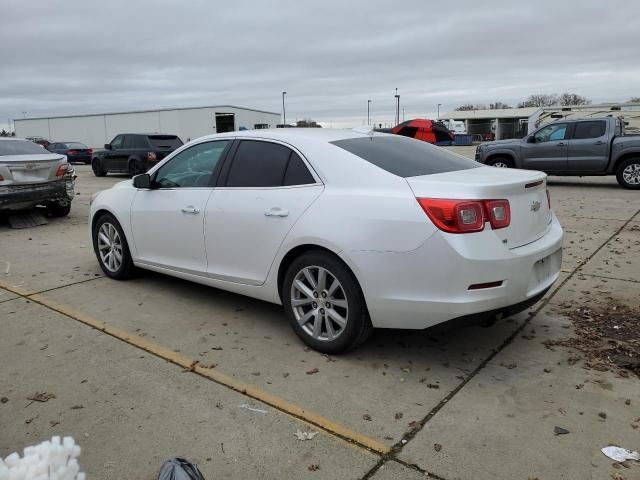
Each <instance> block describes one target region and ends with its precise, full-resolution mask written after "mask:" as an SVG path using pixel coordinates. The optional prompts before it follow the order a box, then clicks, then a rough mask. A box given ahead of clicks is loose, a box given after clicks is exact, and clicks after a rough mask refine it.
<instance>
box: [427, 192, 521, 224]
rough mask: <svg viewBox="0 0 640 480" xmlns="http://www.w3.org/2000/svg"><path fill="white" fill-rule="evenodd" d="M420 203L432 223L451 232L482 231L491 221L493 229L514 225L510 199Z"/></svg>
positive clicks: (431, 200) (442, 200) (439, 200)
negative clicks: (512, 223) (486, 223)
mask: <svg viewBox="0 0 640 480" xmlns="http://www.w3.org/2000/svg"><path fill="white" fill-rule="evenodd" d="M417 200H418V203H419V204H420V206H421V207H422V209H423V210H424V211H425V213H426V214H427V216H428V217H429V219H430V220H431V221H432V222H433V224H434V225H435V226H436V227H438V228H439V229H440V230H442V231H444V232H448V233H472V232H481V231H482V230H484V224H485V222H489V224H490V225H491V228H493V229H494V230H497V229H499V228H505V227H508V226H509V224H510V223H511V208H510V206H509V200H458V199H445V198H418V199H417Z"/></svg>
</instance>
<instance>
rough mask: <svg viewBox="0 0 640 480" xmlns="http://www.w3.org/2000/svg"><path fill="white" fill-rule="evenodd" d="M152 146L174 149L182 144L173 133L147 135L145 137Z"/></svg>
mask: <svg viewBox="0 0 640 480" xmlns="http://www.w3.org/2000/svg"><path fill="white" fill-rule="evenodd" d="M147 138H148V139H149V142H151V146H152V147H153V148H173V149H174V150H175V149H177V148H179V147H181V146H182V145H183V143H182V140H180V139H179V138H178V137H176V136H175V135H149V136H148V137H147Z"/></svg>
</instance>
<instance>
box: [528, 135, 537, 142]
mask: <svg viewBox="0 0 640 480" xmlns="http://www.w3.org/2000/svg"><path fill="white" fill-rule="evenodd" d="M527 143H536V137H535V136H533V135H529V136H528V137H527Z"/></svg>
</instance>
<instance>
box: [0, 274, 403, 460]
mask: <svg viewBox="0 0 640 480" xmlns="http://www.w3.org/2000/svg"><path fill="white" fill-rule="evenodd" d="M0 288H2V289H4V290H7V291H9V292H12V293H15V294H17V295H20V296H22V297H24V298H27V299H29V300H31V301H33V302H35V303H38V304H40V305H42V306H44V307H47V308H49V309H51V310H54V311H56V312H58V313H61V314H63V315H65V316H67V317H69V318H72V319H74V320H76V321H78V322H81V323H84V324H85V325H88V326H90V327H92V328H95V329H96V330H100V331H101V332H104V333H106V334H107V335H110V336H112V337H115V338H117V339H119V340H122V341H123V342H126V343H128V344H130V345H133V346H134V347H137V348H139V349H141V350H144V351H146V352H148V353H151V354H153V355H155V356H157V357H159V358H162V359H164V360H167V361H169V362H171V363H173V364H175V365H178V366H180V367H182V368H184V369H186V370H189V371H191V372H193V373H196V374H198V375H200V376H202V377H205V378H207V379H209V380H212V381H214V382H216V383H218V384H220V385H223V386H225V387H227V388H230V389H231V390H235V391H236V392H239V393H241V394H243V395H246V396H248V397H251V398H254V399H256V400H259V401H261V402H263V403H265V404H267V405H270V406H272V407H274V408H276V409H278V410H280V411H282V412H284V413H287V414H289V415H291V416H293V417H295V418H298V419H300V420H303V421H305V422H307V423H310V424H312V425H315V426H317V427H319V428H322V429H323V430H325V431H327V432H329V433H332V434H334V435H337V436H339V437H341V438H342V439H343V440H346V441H348V442H352V443H356V444H358V445H360V446H362V447H365V448H367V449H369V450H372V451H374V452H376V453H379V454H387V453H389V452H390V450H391V449H390V448H389V447H387V446H386V445H385V444H383V443H381V442H379V441H377V440H375V439H373V438H369V437H367V436H366V435H362V434H360V433H358V432H355V431H353V430H351V429H349V428H347V427H345V426H343V425H340V424H338V423H336V422H333V421H331V420H329V419H327V418H324V417H323V416H321V415H318V414H317V413H314V412H312V411H309V410H307V409H305V408H303V407H301V406H299V405H296V404H294V403H291V402H288V401H287V400H284V399H282V398H280V397H278V396H276V395H273V394H271V393H269V392H266V391H264V390H262V389H260V388H258V387H256V386H253V385H250V384H247V383H244V382H241V381H239V380H236V379H235V378H233V377H231V376H229V375H226V374H224V373H222V372H220V371H218V370H217V369H214V368H207V367H204V366H202V365H199V364H198V362H197V361H195V360H193V359H191V358H189V357H187V356H186V355H183V354H181V353H179V352H175V351H173V350H172V349H170V348H167V347H163V346H161V345H157V344H155V343H153V342H150V341H149V340H147V339H146V338H144V337H141V336H139V335H135V334H131V333H129V332H127V331H125V330H121V329H119V328H117V327H113V326H111V325H109V324H107V323H106V322H103V321H102V320H98V319H96V318H94V317H92V316H91V315H87V314H86V313H84V312H81V311H79V310H76V309H75V308H73V307H70V306H68V305H59V304H57V303H55V302H52V301H51V300H49V299H48V298H45V297H43V296H42V295H40V294H37V293H31V292H28V291H26V290H24V289H21V288H17V287H10V286H8V285H6V284H5V283H4V282H2V281H1V280H0Z"/></svg>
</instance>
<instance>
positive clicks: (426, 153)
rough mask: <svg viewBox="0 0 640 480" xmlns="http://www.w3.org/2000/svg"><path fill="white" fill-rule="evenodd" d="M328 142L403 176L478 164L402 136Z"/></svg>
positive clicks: (475, 166) (463, 168) (453, 169)
mask: <svg viewBox="0 0 640 480" xmlns="http://www.w3.org/2000/svg"><path fill="white" fill-rule="evenodd" d="M331 143H332V144H333V145H336V146H337V147H340V148H342V149H344V150H346V151H348V152H350V153H353V154H354V155H357V156H358V157H360V158H362V159H364V160H366V161H367V162H370V163H372V164H374V165H376V166H377V167H380V168H382V169H383V170H386V171H387V172H389V173H392V174H394V175H397V176H399V177H403V178H406V177H417V176H420V175H431V174H434V173H445V172H454V171H456V170H466V169H469V168H478V167H480V166H481V165H480V164H478V163H477V162H475V161H473V160H470V159H468V158H464V157H462V156H460V155H456V154H455V153H451V152H449V151H447V150H445V149H444V148H442V147H436V146H435V145H431V144H429V143H426V142H423V141H420V140H415V139H412V138H406V137H402V136H395V135H394V136H390V135H380V136H372V137H361V138H350V139H347V140H337V141H335V142H331Z"/></svg>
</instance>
